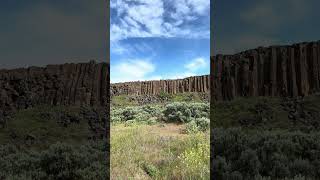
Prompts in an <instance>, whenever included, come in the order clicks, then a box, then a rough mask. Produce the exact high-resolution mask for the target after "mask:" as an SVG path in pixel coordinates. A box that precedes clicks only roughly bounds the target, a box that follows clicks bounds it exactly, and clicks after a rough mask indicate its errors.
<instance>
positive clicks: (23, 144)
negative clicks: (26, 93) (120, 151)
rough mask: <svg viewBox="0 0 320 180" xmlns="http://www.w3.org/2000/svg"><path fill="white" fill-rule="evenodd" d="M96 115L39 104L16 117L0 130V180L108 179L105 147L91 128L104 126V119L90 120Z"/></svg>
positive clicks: (90, 112)
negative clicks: (91, 116)
mask: <svg viewBox="0 0 320 180" xmlns="http://www.w3.org/2000/svg"><path fill="white" fill-rule="evenodd" d="M94 112H95V111H94V110H93V109H91V108H79V107H63V106H60V107H51V106H39V107H34V108H31V109H26V110H21V111H17V112H16V113H14V114H13V116H12V118H11V119H9V120H8V121H7V125H6V127H5V128H2V129H0V144H1V145H0V157H1V158H0V179H70V180H72V179H105V178H106V176H107V171H106V169H107V161H106V152H107V151H106V150H107V149H106V144H105V143H104V140H103V139H100V138H94V137H95V136H96V135H95V134H94V133H93V131H92V127H90V125H89V124H95V123H97V124H95V126H97V127H98V126H99V125H100V126H102V125H103V122H102V118H103V117H102V116H101V117H94V118H93V119H96V120H97V121H98V122H94V121H92V118H88V117H89V116H88V115H92V114H93V115H96V113H94ZM89 121H90V122H89ZM89 139H90V140H89Z"/></svg>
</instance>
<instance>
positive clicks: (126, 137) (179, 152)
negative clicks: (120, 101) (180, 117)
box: [111, 124, 209, 179]
mask: <svg viewBox="0 0 320 180" xmlns="http://www.w3.org/2000/svg"><path fill="white" fill-rule="evenodd" d="M183 129H184V125H177V124H163V125H161V124H160V125H159V124H158V125H152V126H148V125H133V126H127V127H126V126H125V125H123V124H120V125H115V126H112V127H111V179H209V134H208V133H200V134H194V135H188V134H184V133H183ZM203 145H204V146H203ZM199 147H201V148H202V147H205V148H204V151H202V150H203V149H201V153H199V151H198V149H199ZM193 151H195V152H193ZM190 152H191V153H190ZM194 154H195V155H196V156H192V157H191V156H190V157H191V159H192V158H194V157H195V158H196V159H194V161H193V160H192V161H189V159H190V157H188V156H189V155H194ZM188 158H189V159H188ZM190 162H199V163H200V165H199V164H197V165H196V166H193V164H192V163H191V164H190ZM186 163H187V164H186Z"/></svg>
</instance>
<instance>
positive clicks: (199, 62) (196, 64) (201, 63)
mask: <svg viewBox="0 0 320 180" xmlns="http://www.w3.org/2000/svg"><path fill="white" fill-rule="evenodd" d="M206 65H207V62H206V61H205V60H204V58H203V57H198V58H195V59H193V60H191V61H190V62H189V63H187V64H186V65H185V68H186V69H187V70H189V71H191V72H195V71H198V70H199V69H202V68H204V67H206Z"/></svg>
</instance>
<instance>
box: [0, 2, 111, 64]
mask: <svg viewBox="0 0 320 180" xmlns="http://www.w3.org/2000/svg"><path fill="white" fill-rule="evenodd" d="M106 17H107V13H106V1H105V0H94V1H88V0H68V1H62V0H55V1H53V0H27V1H26V0H1V1H0V69H2V68H7V69H11V68H18V67H29V66H44V65H47V64H62V63H67V62H73V63H78V62H88V61H90V60H91V59H94V60H96V61H97V62H102V61H106V60H107V59H106V57H107V56H106V46H107V43H108V40H107V33H106V31H107V23H106V19H107V18H106Z"/></svg>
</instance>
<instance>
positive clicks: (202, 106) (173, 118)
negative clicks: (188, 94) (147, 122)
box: [163, 102, 210, 123]
mask: <svg viewBox="0 0 320 180" xmlns="http://www.w3.org/2000/svg"><path fill="white" fill-rule="evenodd" d="M209 109H210V107H209V104H207V103H184V102H175V103H171V104H168V105H167V106H166V107H165V110H164V111H163V114H164V116H165V118H166V120H167V121H169V122H184V123H186V122H190V121H192V120H195V119H196V118H202V117H207V118H208V117H209Z"/></svg>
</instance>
